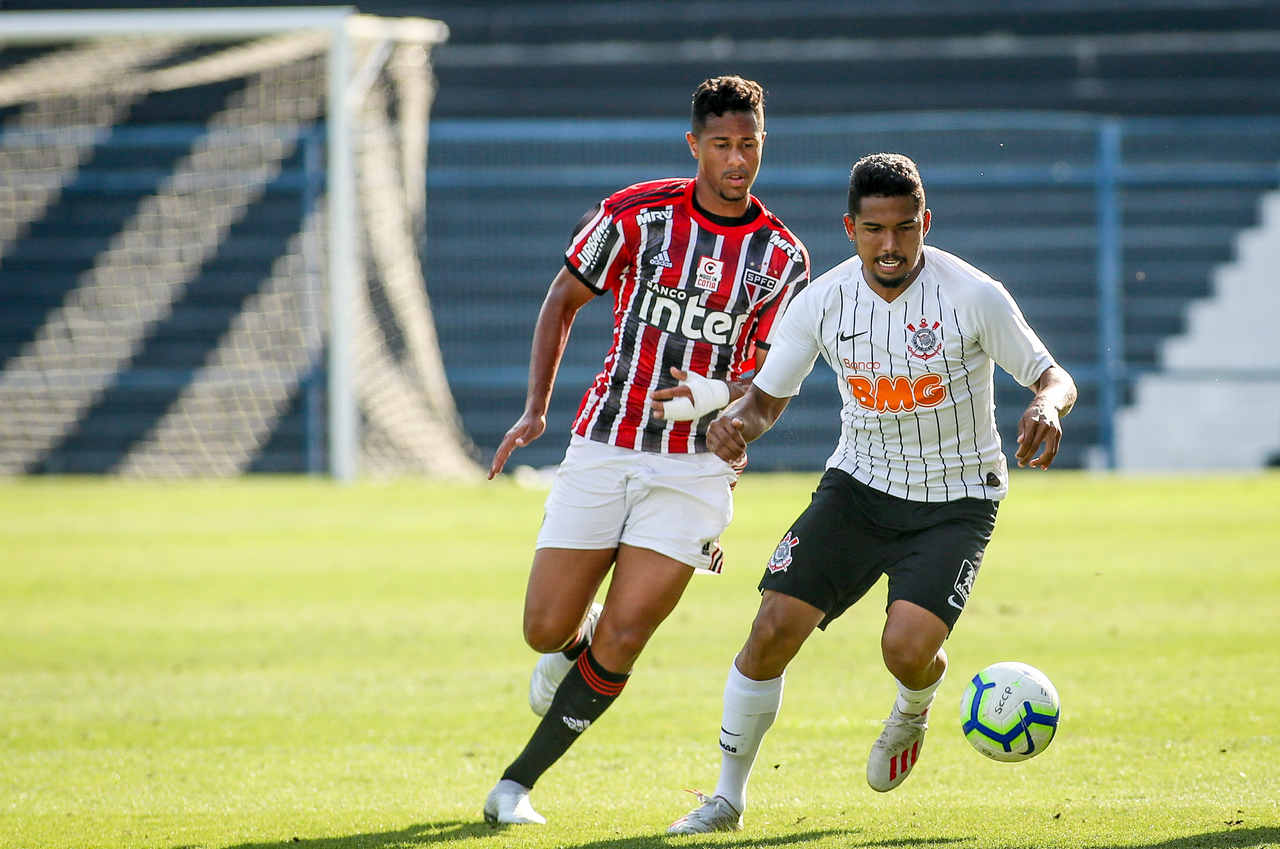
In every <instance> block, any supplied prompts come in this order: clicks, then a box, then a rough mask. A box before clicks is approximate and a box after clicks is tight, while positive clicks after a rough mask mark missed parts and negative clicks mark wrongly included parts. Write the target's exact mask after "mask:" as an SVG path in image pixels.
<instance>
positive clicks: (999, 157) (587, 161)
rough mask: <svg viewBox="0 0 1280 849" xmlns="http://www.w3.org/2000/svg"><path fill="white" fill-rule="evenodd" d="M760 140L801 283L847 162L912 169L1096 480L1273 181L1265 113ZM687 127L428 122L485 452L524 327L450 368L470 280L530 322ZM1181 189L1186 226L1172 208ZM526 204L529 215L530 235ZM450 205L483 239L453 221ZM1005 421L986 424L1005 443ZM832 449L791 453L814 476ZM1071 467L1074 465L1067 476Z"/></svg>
mask: <svg viewBox="0 0 1280 849" xmlns="http://www.w3.org/2000/svg"><path fill="white" fill-rule="evenodd" d="M768 130H769V137H768V140H767V142H766V146H765V151H766V155H765V161H764V166H763V168H762V171H761V175H760V179H759V181H758V183H757V187H756V191H757V194H759V195H760V196H761V197H762V198H764V199H765V201H766V203H768V204H769V206H770V207H771V208H772V209H773V210H774V211H775V212H777V213H778V214H779V215H780V216H781V217H782V219H783V220H784V221H786V222H787V223H788V224H789V225H790V226H791V228H792V229H793V230H795V231H797V233H798V234H799V235H800V237H801V238H802V239H804V240H805V241H806V243H807V244H808V245H809V247H810V251H811V253H812V255H813V257H814V266H815V272H821V271H823V270H825V269H826V268H828V267H830V266H831V265H834V264H835V263H836V262H838V261H840V260H842V259H843V258H844V257H845V256H847V253H848V245H847V243H846V242H845V240H844V235H843V232H842V230H840V228H839V220H838V218H839V215H840V213H841V212H843V206H844V198H845V192H846V189H847V180H848V169H849V166H850V165H851V163H852V162H853V161H854V159H856V158H857V157H858V156H859V155H861V154H864V153H869V152H874V151H877V150H897V151H901V152H904V153H907V154H908V155H911V156H913V158H915V159H916V161H917V162H918V163H919V165H920V167H921V172H922V175H923V176H924V180H925V186H926V190H927V192H928V193H929V200H930V206H931V207H932V208H933V209H934V231H933V234H932V235H931V238H930V241H931V242H932V243H934V244H937V245H938V246H940V247H943V248H945V249H947V250H951V251H953V252H955V253H957V254H959V255H961V256H963V257H965V258H966V259H969V260H970V261H972V262H974V263H975V264H976V265H978V266H979V267H981V268H983V269H984V270H986V271H988V272H990V273H992V274H993V276H996V277H997V278H999V279H1001V280H1003V281H1004V282H1005V283H1006V285H1008V286H1009V288H1010V290H1011V291H1012V292H1013V293H1014V294H1015V297H1017V298H1018V300H1019V301H1020V302H1021V303H1022V304H1023V307H1024V310H1026V311H1027V312H1028V315H1029V317H1030V318H1031V320H1032V323H1033V325H1034V326H1035V327H1036V328H1037V330H1038V331H1039V332H1040V333H1041V335H1042V336H1043V337H1045V339H1046V342H1048V343H1049V345H1050V348H1051V349H1053V350H1054V351H1055V353H1056V354H1057V355H1058V357H1059V359H1060V360H1061V361H1062V362H1063V364H1064V365H1066V366H1067V367H1068V368H1069V369H1070V370H1071V371H1072V373H1073V374H1074V375H1075V376H1076V378H1077V382H1078V383H1079V384H1080V385H1081V390H1082V401H1081V404H1080V406H1079V407H1078V408H1077V409H1078V412H1077V414H1076V416H1075V417H1074V418H1073V425H1072V429H1073V431H1075V432H1079V431H1080V430H1081V424H1084V425H1085V426H1086V427H1087V428H1091V429H1092V432H1091V433H1090V434H1088V435H1083V434H1082V436H1083V439H1081V436H1077V437H1075V439H1076V440H1078V441H1081V442H1084V443H1092V444H1093V445H1096V446H1098V447H1099V448H1100V449H1101V451H1102V454H1103V456H1104V457H1105V458H1106V462H1107V463H1108V464H1110V465H1112V466H1114V464H1115V461H1116V453H1115V436H1114V425H1113V422H1114V419H1115V415H1116V412H1117V410H1118V408H1119V407H1120V406H1121V405H1122V404H1123V403H1124V402H1125V399H1126V395H1127V393H1128V391H1129V387H1130V384H1131V382H1132V381H1133V380H1134V379H1135V378H1136V377H1137V376H1138V375H1140V374H1142V373H1144V372H1146V371H1149V370H1150V369H1152V368H1154V367H1157V365H1158V346H1159V343H1160V341H1161V340H1162V339H1163V338H1167V337H1168V336H1169V335H1171V334H1173V333H1176V332H1178V331H1179V330H1180V329H1181V316H1182V313H1183V312H1184V310H1185V303H1186V302H1187V301H1188V300H1189V299H1191V298H1193V297H1197V296H1202V295H1205V294H1208V292H1209V289H1210V284H1209V276H1210V272H1211V270H1212V268H1213V267H1214V265H1216V264H1218V263H1221V262H1224V261H1226V260H1228V259H1230V258H1231V256H1232V252H1233V244H1232V240H1233V238H1234V235H1235V234H1236V233H1238V232H1239V231H1240V230H1241V229H1243V228H1245V227H1248V226H1250V225H1251V224H1252V223H1254V219H1255V217H1256V204H1257V198H1258V196H1259V195H1261V193H1263V192H1264V191H1267V190H1270V189H1274V188H1276V186H1277V185H1280V120H1277V119H1276V118H1274V117H1257V118H1244V119H1240V118H1232V119H1216V118H1168V119H1146V118H1142V119H1129V118H1119V117H1107V116H1096V115H1083V114H1059V113H1032V112H1017V113H918V114H887V115H868V116H826V117H813V118H800V117H785V118H771V119H770V120H769V123H768ZM684 131H685V126H684V125H683V124H682V123H680V122H676V121H643V120H641V121H637V120H625V121H623V120H619V121H610V120H592V121H550V120H548V121H540V120H510V121H503V120H442V121H437V122H435V123H434V124H433V126H432V139H431V141H432V151H431V167H430V169H429V173H428V181H429V187H430V198H431V207H432V218H431V223H430V226H429V231H428V232H429V238H430V239H431V241H430V246H431V248H430V251H429V255H430V256H431V257H432V260H431V265H430V267H429V280H430V281H431V286H432V297H433V305H434V307H435V309H436V313H437V320H438V322H439V323H441V324H442V325H443V326H442V333H441V336H442V340H443V343H444V345H445V349H446V350H445V355H446V361H447V363H448V364H449V366H450V376H451V379H453V380H454V381H455V382H456V384H457V385H458V386H459V387H461V388H462V392H461V396H462V397H461V398H460V407H461V409H462V413H463V416H464V420H466V421H467V423H468V427H469V429H470V430H471V431H472V435H473V438H475V439H476V441H477V443H478V444H480V445H481V446H482V447H483V446H486V445H489V444H496V441H497V438H499V437H500V434H501V431H502V430H505V428H506V426H507V425H509V422H508V421H506V418H507V417H508V412H509V411H500V412H495V407H497V408H501V407H502V404H494V403H492V400H491V399H492V397H493V394H494V393H495V391H500V390H501V389H502V388H503V387H506V388H507V389H508V390H509V391H510V393H511V394H512V395H513V396H520V397H521V398H522V392H523V388H524V371H523V368H522V366H523V359H521V357H522V356H523V355H525V354H527V350H528V349H527V345H528V335H527V330H528V328H529V326H531V324H532V318H533V316H532V315H527V316H525V317H524V318H526V319H527V321H524V322H510V320H509V319H508V324H507V325H506V326H505V328H504V329H506V330H509V331H510V333H511V335H513V336H514V337H515V338H516V340H518V345H517V346H516V347H515V348H513V351H514V353H513V354H512V356H511V357H509V358H508V357H496V358H490V359H489V360H487V361H485V362H483V363H480V362H477V361H476V360H475V359H474V358H473V357H471V356H469V355H466V354H461V353H458V352H461V351H464V350H466V349H467V344H466V338H468V337H470V336H472V335H474V334H475V333H478V332H485V331H488V332H490V333H491V331H492V329H493V327H492V325H493V322H494V320H495V319H494V317H493V316H492V315H481V314H479V313H477V312H475V311H474V309H473V306H472V304H471V300H472V299H474V297H475V287H476V286H477V285H479V286H483V285H484V283H483V282H478V281H477V279H476V277H477V275H476V270H477V269H484V270H485V274H487V275H489V276H492V277H494V278H496V279H497V280H499V281H501V282H500V283H499V284H498V285H500V286H501V287H502V288H504V290H506V291H507V292H509V293H510V292H516V293H518V292H521V291H527V292H528V294H529V296H528V297H527V298H526V299H525V300H524V301H522V302H521V301H517V300H515V299H512V300H511V308H512V309H515V310H519V309H526V310H529V311H533V310H536V301H537V300H540V297H541V294H542V287H543V286H544V285H545V282H546V279H549V273H553V272H554V262H555V261H556V260H555V257H556V255H557V251H558V249H559V248H560V247H561V246H562V244H563V240H564V237H565V236H566V235H567V232H568V229H569V227H571V226H572V224H573V222H574V221H576V216H575V215H574V214H571V211H572V210H577V211H578V212H581V211H585V209H586V208H587V207H588V206H590V204H591V203H593V202H594V201H596V200H598V199H599V198H600V197H601V196H603V195H604V194H606V193H608V192H610V191H612V190H614V189H616V188H619V187H621V186H623V185H626V184H628V183H631V182H635V181H637V180H642V179H651V178H654V177H659V176H669V175H675V174H689V173H692V170H693V165H692V163H691V162H690V160H689V159H688V154H687V151H685V149H684V146H683V142H682V139H681V137H682V135H683V133H684ZM1173 194H1176V195H1177V197H1172V196H1171V195H1173ZM1187 194H1190V195H1191V196H1192V197H1194V198H1197V199H1198V201H1197V202H1199V203H1202V204H1203V208H1202V209H1201V210H1200V211H1196V210H1195V209H1188V208H1186V197H1185V196H1186V195H1187ZM531 204H532V205H535V206H536V208H537V209H539V210H540V211H541V215H540V216H538V218H537V220H536V221H534V222H531V221H530V219H529V216H528V210H529V208H530V205H531ZM459 210H465V213H466V214H467V215H470V216H474V217H475V218H476V220H477V221H478V222H482V224H477V227H480V226H482V227H483V231H481V230H479V229H477V227H472V226H469V225H468V223H467V222H465V221H460V220H458V219H457V218H454V217H453V216H455V215H456V214H457V213H458V211H459ZM939 225H942V226H939ZM481 251H483V253H481ZM469 253H470V254H471V255H472V256H473V259H469V258H468V254H469ZM505 258H509V259H510V263H509V264H508V263H506V262H504V259H505ZM532 260H545V262H540V264H539V266H538V267H539V268H541V269H544V271H542V272H541V273H539V272H533V271H531V270H530V263H531V261H532ZM508 265H509V267H507V266H508ZM1148 268H1151V269H1153V270H1147V269H1148ZM459 269H463V271H462V273H461V274H459V273H457V272H458V270H459ZM1175 278H1176V279H1175ZM1188 280H1190V281H1191V282H1190V283H1188V282H1187V281H1188ZM1197 281H1198V282H1197ZM521 304H523V306H521ZM1081 316H1086V317H1087V320H1086V321H1084V322H1083V323H1082V322H1080V321H1079V320H1078V319H1079V318H1080V317H1081ZM596 332H600V331H598V330H590V331H584V333H596ZM490 338H491V337H490ZM451 353H453V354H454V355H453V356H451ZM496 363H501V364H502V365H499V366H497V367H495V364H496ZM598 364H599V352H598V351H597V350H596V349H594V348H593V349H591V350H590V352H589V353H583V354H582V355H581V356H577V355H575V353H574V352H573V351H572V350H571V351H570V352H568V353H567V354H566V371H565V372H563V373H562V378H561V380H562V382H564V381H565V380H566V379H568V380H574V379H575V378H578V377H581V376H582V375H585V374H589V373H593V370H594V369H595V368H596V367H598ZM1259 365H1260V364H1259ZM817 371H822V370H821V369H817V370H815V372H817ZM817 379H818V380H819V381H825V382H827V383H829V382H830V380H829V378H828V377H827V376H825V375H822V376H819V377H818V378H817ZM807 386H808V384H806V387H807ZM467 387H474V388H475V389H476V390H480V389H481V388H482V387H483V389H484V392H485V393H486V395H485V397H486V398H488V399H490V400H489V401H488V402H484V403H482V402H480V401H479V400H476V401H470V400H469V399H468V392H467ZM575 388H580V385H579V386H577V387H575ZM1016 391H1021V390H1016V389H1015V387H1013V386H1012V384H1011V382H1010V381H1005V383H1004V384H1003V385H1002V392H1003V395H1002V396H1001V397H1002V398H1003V399H1004V400H1003V401H1002V402H1001V403H1000V406H1002V407H1006V408H1007V407H1008V406H1010V405H1011V404H1013V403H1015V400H1014V399H1016V398H1018V397H1019V396H1017V395H1016V394H1014V393H1015V392H1016ZM805 392H806V393H807V392H809V390H808V389H806V390H805ZM479 394H480V393H477V395H479ZM804 395H805V393H802V396H801V398H799V399H797V401H796V402H793V405H792V412H791V413H789V415H796V412H797V411H796V407H797V406H801V407H803V399H804ZM827 400H829V399H827ZM574 401H576V398H570V399H567V400H566V402H565V403H573V402H574ZM515 409H518V407H517V408H515ZM1081 410H1084V412H1080V411H1081ZM827 415H828V418H831V419H834V416H832V415H830V412H829V411H828V413H827ZM1012 425H1013V423H1012V422H1007V421H1006V422H1002V429H1005V430H1006V440H1005V441H1006V444H1012V440H1011V439H1009V438H1008V434H1009V429H1011V428H1012ZM822 438H823V440H826V439H827V438H828V437H827V436H825V435H824V436H823V437H822ZM829 445H830V442H829V441H824V442H823V443H822V445H821V447H819V448H816V449H814V450H812V451H809V452H808V453H807V454H805V455H804V456H806V457H809V458H812V459H813V461H814V463H815V464H817V463H820V462H821V459H822V458H824V457H825V450H827V449H828V447H829ZM769 450H770V449H768V448H765V449H764V451H763V454H764V457H765V465H766V466H768V465H772V464H771V463H770V462H769V456H770V455H769ZM789 456H791V459H790V460H788V461H786V462H784V463H782V465H788V464H790V463H794V462H795V456H797V455H796V453H795V452H793V453H792V455H789ZM1069 462H1070V461H1069ZM1083 462H1084V453H1083V452H1082V451H1081V452H1077V453H1076V454H1075V455H1074V461H1073V462H1072V464H1074V465H1081V464H1083Z"/></svg>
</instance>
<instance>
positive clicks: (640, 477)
mask: <svg viewBox="0 0 1280 849" xmlns="http://www.w3.org/2000/svg"><path fill="white" fill-rule="evenodd" d="M736 479H737V472H735V471H734V469H733V467H732V466H730V465H729V464H728V463H726V462H725V461H724V460H721V459H720V458H719V457H717V456H716V455H715V454H711V453H705V454H654V453H650V452H647V451H634V450H632V449H630V448H619V447H618V446H616V445H606V444H605V443H603V442H593V441H591V440H589V439H585V438H584V437H581V436H578V435H576V434H575V435H574V436H573V438H572V439H571V440H570V441H569V448H568V450H567V451H565V455H564V462H563V463H561V464H560V468H559V470H558V471H557V472H556V477H555V481H554V482H553V483H552V484H551V493H550V494H549V495H548V496H547V504H546V512H545V514H544V515H543V517H542V528H541V529H540V530H539V531H538V545H537V547H538V548H575V549H593V550H594V549H602V548H616V547H617V546H618V544H619V543H626V544H627V545H631V546H635V547H637V548H648V549H652V550H653V551H656V552H658V553H659V554H664V555H666V556H667V557H670V558H672V559H673V560H678V561H680V562H681V563H687V564H688V565H690V566H692V567H694V568H695V569H702V570H704V571H705V570H709V569H710V567H711V563H712V555H713V554H717V555H718V552H717V540H718V539H719V537H720V534H721V533H723V532H724V529H725V528H727V527H728V526H729V520H730V519H732V518H733V495H732V494H731V492H730V487H731V485H732V484H733V483H734V481H735V480H736ZM717 559H718V557H717Z"/></svg>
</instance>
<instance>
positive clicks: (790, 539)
mask: <svg viewBox="0 0 1280 849" xmlns="http://www.w3.org/2000/svg"><path fill="white" fill-rule="evenodd" d="M799 544H800V537H797V536H792V534H791V531H787V535H786V536H785V537H783V538H782V542H780V543H778V547H777V548H775V549H774V550H773V556H772V557H770V558H769V562H768V564H767V565H766V566H765V568H766V569H768V570H769V573H770V574H774V573H776V572H785V571H787V567H788V566H790V565H791V549H793V548H795V547H796V546H797V545H799Z"/></svg>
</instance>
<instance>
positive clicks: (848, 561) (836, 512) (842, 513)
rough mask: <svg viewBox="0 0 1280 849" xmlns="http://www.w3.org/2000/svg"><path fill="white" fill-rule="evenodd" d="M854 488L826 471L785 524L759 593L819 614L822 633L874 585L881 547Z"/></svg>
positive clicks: (844, 475) (837, 472)
mask: <svg viewBox="0 0 1280 849" xmlns="http://www.w3.org/2000/svg"><path fill="white" fill-rule="evenodd" d="M858 499H859V496H858V493H857V492H856V484H855V482H854V481H853V479H852V478H851V477H850V476H849V475H848V474H847V473H846V472H843V471H841V470H839V469H828V470H827V471H826V472H825V473H824V474H823V476H822V479H821V480H820V481H819V483H818V488H817V489H816V490H815V491H814V493H813V497H812V499H811V501H810V502H809V506H808V507H806V508H805V509H804V512H802V513H801V514H800V516H799V517H797V518H796V520H795V521H794V522H792V523H791V527H790V528H788V529H787V532H786V533H785V534H783V536H782V539H781V540H780V541H779V543H778V545H777V547H776V548H775V549H774V551H773V554H772V556H771V557H770V558H769V562H768V563H767V564H766V565H765V572H764V576H763V577H762V578H761V579H760V584H759V589H760V591H761V592H765V591H769V590H772V591H773V592H776V593H782V594H783V595H788V596H791V597H793V598H796V599H799V600H800V601H803V602H806V603H808V604H809V605H811V606H813V607H815V608H817V609H818V610H821V611H823V612H824V614H825V616H824V617H823V618H822V619H821V621H820V622H819V623H818V627H820V628H824V629H825V628H826V627H827V625H829V624H830V623H831V622H832V621H833V620H834V619H836V618H837V617H838V616H840V615H841V614H842V613H844V611H845V610H847V609H848V608H849V607H850V606H851V605H852V604H854V602H856V601H858V600H859V599H860V598H862V597H863V596H864V595H866V593H867V591H868V590H870V589H871V587H872V586H874V585H875V582H876V581H877V580H878V579H879V577H880V575H881V574H882V570H883V565H884V563H885V562H886V556H885V552H884V543H883V541H882V540H881V539H880V537H879V536H878V535H877V534H876V533H875V529H874V528H873V527H872V526H871V524H870V523H868V522H867V521H866V518H865V516H864V515H863V511H862V509H861V507H860V504H859V500H858Z"/></svg>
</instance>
